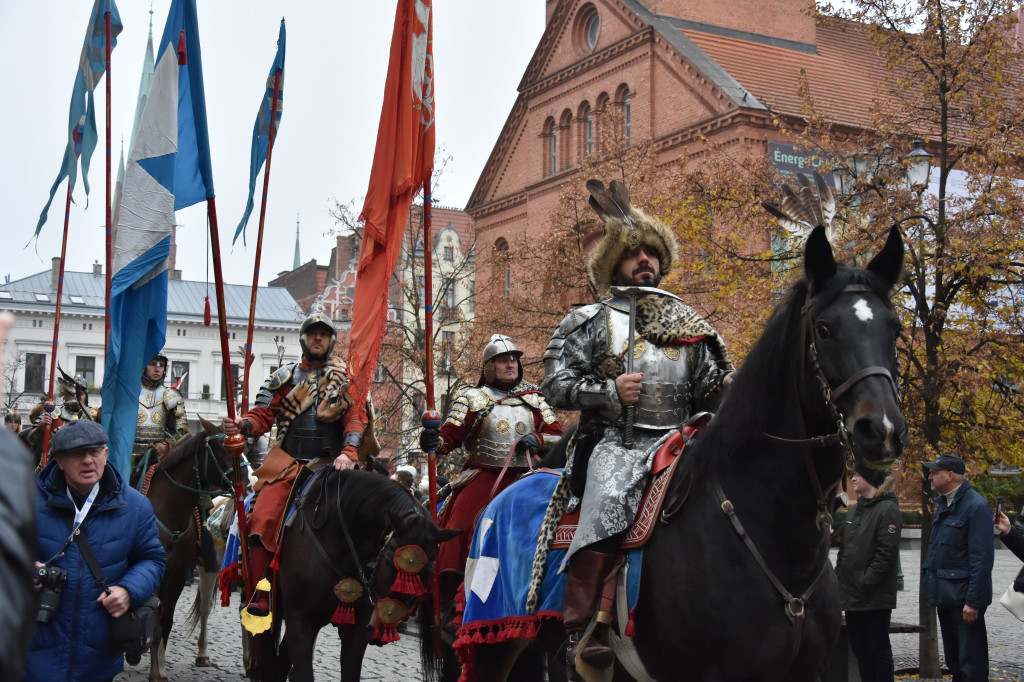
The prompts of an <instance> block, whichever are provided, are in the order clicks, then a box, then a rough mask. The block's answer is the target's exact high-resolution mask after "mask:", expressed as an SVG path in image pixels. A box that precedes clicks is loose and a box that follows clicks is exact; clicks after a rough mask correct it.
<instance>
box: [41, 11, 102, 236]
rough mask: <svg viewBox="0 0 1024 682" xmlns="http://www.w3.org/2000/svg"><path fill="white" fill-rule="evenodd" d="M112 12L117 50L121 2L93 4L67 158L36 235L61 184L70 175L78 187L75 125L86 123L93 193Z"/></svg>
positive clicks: (85, 173) (85, 157) (85, 174)
mask: <svg viewBox="0 0 1024 682" xmlns="http://www.w3.org/2000/svg"><path fill="white" fill-rule="evenodd" d="M108 11H109V12H110V49H111V51H113V49H114V46H115V45H117V40H116V38H117V35H118V34H119V33H121V29H122V26H121V16H120V15H119V14H118V13H117V5H115V4H114V0H96V2H95V3H94V4H93V6H92V13H91V14H90V15H89V26H88V27H87V28H86V29H85V44H84V45H83V46H82V55H81V57H79V59H78V74H77V75H76V76H75V88H74V90H72V91H71V110H70V111H69V112H68V144H67V147H66V148H65V149H64V161H63V163H61V166H60V171H59V172H58V173H57V179H56V180H54V182H53V187H51V188H50V198H49V199H48V200H47V201H46V206H44V207H43V212H42V213H40V214H39V222H38V223H36V231H35V234H34V235H33V236H34V237H38V236H39V231H40V230H41V229H43V223H45V222H46V214H47V213H48V212H49V211H50V204H51V203H53V195H54V194H56V193H57V187H59V186H60V183H61V182H63V181H64V178H67V179H68V183H69V185H70V188H71V189H72V190H73V189H74V188H75V179H76V178H77V176H78V155H77V154H76V153H75V139H74V138H75V129H76V128H78V126H80V125H81V126H83V132H84V135H83V136H82V137H80V138H79V140H78V143H79V144H80V145H81V154H82V184H83V185H85V194H86V196H88V195H89V162H90V161H91V160H92V153H93V151H94V150H95V149H96V143H97V141H98V140H99V137H98V135H97V133H96V102H95V99H94V95H93V91H94V90H95V89H96V84H97V83H99V81H100V78H102V77H103V74H104V73H106V72H107V19H106V13H107V12H108Z"/></svg>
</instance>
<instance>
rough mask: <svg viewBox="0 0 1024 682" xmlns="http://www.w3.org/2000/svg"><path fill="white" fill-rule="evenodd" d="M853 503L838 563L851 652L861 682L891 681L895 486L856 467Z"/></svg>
mask: <svg viewBox="0 0 1024 682" xmlns="http://www.w3.org/2000/svg"><path fill="white" fill-rule="evenodd" d="M853 489H854V490H855V491H856V493H857V504H855V505H854V506H853V508H852V509H851V510H850V515H849V517H848V521H849V525H848V526H847V527H846V529H845V530H844V531H843V544H842V546H841V547H840V548H839V556H838V558H837V559H836V575H837V577H838V578H839V590H840V597H841V599H842V606H843V610H845V611H846V630H847V633H848V634H849V637H850V648H851V649H852V650H853V653H854V655H855V656H856V657H857V666H858V668H859V670H860V678H861V679H862V680H864V682H881V681H883V680H884V681H885V682H892V680H893V660H892V647H891V645H890V643H889V620H890V618H891V617H892V610H893V609H894V608H896V577H897V573H898V566H899V556H900V528H901V523H900V509H899V503H898V501H897V498H896V482H895V481H894V480H893V478H892V476H889V475H888V472H885V471H875V470H873V469H868V468H867V467H865V466H864V465H862V464H858V465H857V466H856V467H855V468H854V473H853Z"/></svg>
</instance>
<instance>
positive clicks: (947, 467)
mask: <svg viewBox="0 0 1024 682" xmlns="http://www.w3.org/2000/svg"><path fill="white" fill-rule="evenodd" d="M924 465H925V466H926V467H928V468H929V469H941V470H942V471H952V472H953V473H954V474H966V473H967V466H966V465H965V464H964V461H963V460H962V459H960V458H959V457H957V456H956V455H942V456H941V457H939V458H938V459H937V460H935V461H934V462H925V463H924Z"/></svg>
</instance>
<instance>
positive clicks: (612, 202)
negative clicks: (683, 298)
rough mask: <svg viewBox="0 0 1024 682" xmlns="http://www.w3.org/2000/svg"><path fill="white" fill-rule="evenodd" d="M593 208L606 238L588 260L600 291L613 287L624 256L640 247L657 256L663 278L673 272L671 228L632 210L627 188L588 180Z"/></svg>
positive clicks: (588, 271)
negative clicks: (616, 271)
mask: <svg viewBox="0 0 1024 682" xmlns="http://www.w3.org/2000/svg"><path fill="white" fill-rule="evenodd" d="M587 190H588V191H589V192H590V206H591V208H593V209H594V211H595V212H596V213H597V215H598V216H600V218H601V220H603V221H604V236H603V237H602V238H601V241H600V242H598V243H597V246H596V247H595V248H594V250H593V251H592V252H591V254H590V258H588V259H587V274H588V275H589V276H590V282H591V283H592V284H593V285H594V286H595V287H596V288H597V289H599V290H603V289H606V288H607V287H608V286H610V285H611V283H612V277H613V276H614V275H615V270H616V268H618V266H619V261H620V260H622V254H624V253H625V252H626V251H629V250H630V249H635V248H636V247H638V246H640V245H644V246H649V247H651V248H652V249H654V251H655V252H656V253H657V254H658V264H659V266H660V270H661V274H662V275H664V274H665V273H667V272H668V271H669V270H671V269H672V265H673V263H675V256H676V238H675V235H674V234H672V230H671V229H669V227H668V226H667V225H666V224H665V223H663V222H661V221H660V220H657V219H655V218H652V217H651V216H649V215H647V214H646V213H644V212H643V211H641V210H640V209H638V208H636V207H635V206H633V203H632V201H631V200H630V198H629V191H628V190H627V189H626V186H625V185H624V184H622V183H621V182H620V181H618V180H612V182H611V184H610V185H609V186H608V187H607V188H605V186H604V183H603V182H601V181H600V180H587Z"/></svg>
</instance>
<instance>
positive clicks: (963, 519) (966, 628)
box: [923, 455, 994, 682]
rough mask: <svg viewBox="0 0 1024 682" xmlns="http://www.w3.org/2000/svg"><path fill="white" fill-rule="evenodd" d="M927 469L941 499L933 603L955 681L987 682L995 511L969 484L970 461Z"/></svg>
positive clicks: (932, 554)
mask: <svg viewBox="0 0 1024 682" xmlns="http://www.w3.org/2000/svg"><path fill="white" fill-rule="evenodd" d="M924 465H925V467H927V468H928V469H929V470H930V471H929V473H928V479H929V480H930V481H931V482H932V487H933V488H935V490H936V491H937V492H938V493H939V497H938V498H937V502H938V511H937V512H936V513H935V522H934V525H933V526H932V536H931V541H930V543H929V547H928V557H927V559H926V560H925V563H924V576H923V579H924V585H925V593H926V594H927V597H928V603H929V604H931V605H932V606H934V607H936V609H937V611H938V616H939V625H940V626H941V628H942V649H943V651H944V653H945V656H946V666H947V667H948V668H949V669H950V671H951V672H952V673H953V681H954V682H974V681H975V680H987V679H988V633H987V631H986V630H985V609H986V608H988V605H989V604H991V603H992V562H993V559H994V555H993V550H994V543H993V539H992V508H991V507H989V506H988V502H986V501H985V498H983V497H982V496H981V495H980V494H978V492H977V491H976V490H974V488H973V486H972V485H971V482H970V481H968V480H966V478H965V473H966V471H967V469H966V467H965V466H964V461H963V460H962V459H960V458H959V457H957V456H956V455H943V456H941V457H939V458H938V459H936V460H935V461H934V462H925V463H924Z"/></svg>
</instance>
